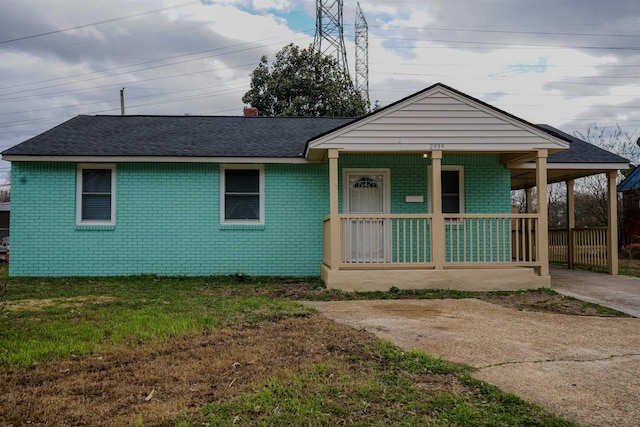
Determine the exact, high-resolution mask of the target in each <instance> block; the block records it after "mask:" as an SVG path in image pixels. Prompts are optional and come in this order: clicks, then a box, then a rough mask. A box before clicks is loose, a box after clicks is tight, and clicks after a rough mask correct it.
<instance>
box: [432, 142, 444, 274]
mask: <svg viewBox="0 0 640 427" xmlns="http://www.w3.org/2000/svg"><path fill="white" fill-rule="evenodd" d="M431 175H432V176H431V177H430V178H431V191H432V197H431V200H432V202H431V206H432V208H433V212H432V214H433V224H432V226H431V256H432V261H433V263H434V264H435V269H436V270H443V269H444V263H445V260H446V257H445V250H446V248H445V232H444V217H443V216H442V151H432V152H431Z"/></svg>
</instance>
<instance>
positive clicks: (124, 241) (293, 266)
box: [10, 162, 329, 276]
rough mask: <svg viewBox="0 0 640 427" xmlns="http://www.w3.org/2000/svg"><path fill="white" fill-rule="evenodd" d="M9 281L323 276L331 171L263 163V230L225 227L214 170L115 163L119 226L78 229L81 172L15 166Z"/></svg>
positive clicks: (205, 166) (215, 167) (196, 166)
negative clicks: (67, 277) (16, 278)
mask: <svg viewBox="0 0 640 427" xmlns="http://www.w3.org/2000/svg"><path fill="white" fill-rule="evenodd" d="M12 179H13V185H14V189H13V190H14V192H13V195H12V196H13V203H12V210H13V214H14V218H15V219H14V221H13V222H12V224H11V233H12V248H11V249H12V254H11V255H12V259H11V263H10V274H11V275H16V276H50V275H51V276H65V275H128V274H141V273H149V274H160V275H208V274H231V273H235V272H242V273H246V274H251V275H274V276H276V275H285V276H294V275H295V276H305V275H318V274H319V271H320V264H321V262H322V219H323V218H324V217H325V216H326V215H327V214H328V213H329V202H328V200H329V193H328V191H329V190H328V167H327V165H322V164H318V165H315V164H314V165H265V193H266V199H265V224H264V226H235V227H234V226H221V225H220V196H219V192H220V172H219V166H218V165H215V164H118V165H117V167H116V224H115V226H113V227H108V226H107V227H102V226H77V225H76V217H75V215H76V214H75V212H76V165H75V164H72V163H64V164H62V163H56V164H47V163H19V162H16V163H14V164H13V165H12Z"/></svg>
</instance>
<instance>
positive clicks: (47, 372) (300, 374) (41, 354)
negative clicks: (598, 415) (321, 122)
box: [0, 276, 572, 426]
mask: <svg viewBox="0 0 640 427" xmlns="http://www.w3.org/2000/svg"><path fill="white" fill-rule="evenodd" d="M5 282H6V283H7V285H8V288H7V289H8V294H7V296H6V300H7V304H6V306H5V307H4V309H3V310H2V312H1V316H2V317H1V320H0V322H1V329H0V331H1V332H0V365H1V368H0V369H1V372H2V377H3V381H2V383H1V384H2V385H1V386H0V424H3V425H27V424H31V425H163V426H178V425H179V426H187V425H188V426H201V425H209V426H214V425H234V424H235V425H331V426H333V425H361V426H365V425H366V426H370V425H434V426H440V425H442V426H445V425H465V426H467V425H469V426H476V425H477V426H512V425H527V426H554V425H557V426H560V425H563V426H564V425H572V424H571V423H570V422H567V421H564V420H561V419H558V418H556V417H553V416H552V415H550V414H548V413H546V412H544V411H543V410H542V409H540V408H538V407H536V406H534V405H531V404H529V403H526V402H524V401H522V400H521V399H519V398H517V397H516V396H514V395H511V394H506V393H503V392H501V391H500V390H498V389H496V388H495V387H493V386H490V385H487V384H485V383H482V382H480V381H477V380H475V379H473V378H472V377H471V376H470V370H471V368H469V367H465V366H458V365H452V364H449V363H445V362H442V361H440V360H438V359H434V358H432V357H430V356H428V355H426V354H424V353H421V352H403V351H401V350H400V349H398V348H397V347H395V346H393V345H392V344H390V343H387V342H383V341H379V340H377V339H376V338H375V337H374V336H373V335H371V334H369V333H366V332H363V331H357V330H354V329H351V328H348V327H346V326H343V325H339V324H337V323H334V322H331V321H329V320H327V319H324V318H323V317H321V316H319V315H318V314H316V313H314V312H313V310H311V309H309V308H307V307H305V306H303V305H301V304H299V303H298V302H296V301H295V299H296V298H306V297H315V298H318V299H325V298H331V299H334V298H338V294H336V293H328V292H327V291H324V290H322V289H318V287H317V283H315V282H313V281H289V283H286V282H285V281H280V282H273V281H259V280H254V279H251V278H245V277H243V276H235V277H214V278H157V277H154V276H140V277H127V278H108V279H102V278H66V279H5ZM399 295H400V294H398V295H396V296H399ZM343 297H344V298H347V297H349V296H347V295H343ZM363 297H365V296H363ZM368 297H371V296H368ZM502 297H503V298H506V297H507V296H505V295H502Z"/></svg>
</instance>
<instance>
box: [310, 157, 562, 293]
mask: <svg viewBox="0 0 640 427" xmlns="http://www.w3.org/2000/svg"><path fill="white" fill-rule="evenodd" d="M418 155H419V154H417V153H416V154H415V156H418ZM443 155H444V154H443V152H442V151H439V150H438V151H432V152H429V153H427V154H426V155H425V154H421V155H419V156H422V157H424V158H425V159H428V166H426V165H425V167H426V168H427V169H428V171H429V172H428V176H427V182H428V183H430V184H429V185H428V187H429V195H428V198H429V202H428V205H430V209H429V210H430V212H429V213H411V214H410V213H362V212H359V213H352V212H345V210H348V203H347V202H348V200H347V198H348V194H347V193H346V192H347V191H348V190H347V186H348V183H347V182H345V181H346V179H347V175H346V173H345V171H344V170H342V172H343V173H342V175H343V178H342V186H341V185H340V183H339V182H340V181H341V180H340V170H341V169H340V167H339V159H340V153H339V151H338V150H329V156H328V157H329V170H330V172H329V173H330V184H331V185H330V188H331V190H330V206H331V212H332V213H331V214H330V215H329V216H328V217H326V218H325V219H324V224H323V235H324V251H323V264H322V268H321V270H322V271H321V274H322V278H323V280H324V281H325V283H326V285H327V287H329V288H337V289H342V290H357V291H363V290H369V291H372V290H389V289H390V288H391V287H397V288H402V289H420V288H422V289H424V288H456V289H469V290H488V289H492V290H496V289H505V290H507V289H523V288H539V287H549V286H550V276H549V258H548V244H547V240H546V239H547V234H546V228H547V225H546V222H547V215H546V208H545V204H546V182H547V179H546V167H545V165H546V156H547V151H546V150H541V151H540V152H538V153H537V159H536V164H537V165H539V167H538V168H537V169H538V173H537V174H536V176H537V177H538V179H539V182H536V184H537V185H538V187H539V188H540V189H541V190H540V191H539V192H538V194H544V195H545V197H542V198H540V200H538V206H539V207H540V208H541V209H540V211H539V212H536V213H447V212H443V200H444V203H445V204H447V199H446V197H447V196H446V193H445V194H444V199H443V183H442V180H441V177H442V170H443V166H442V159H443ZM377 170H378V169H375V170H374V171H373V173H375V171H377ZM371 176H372V177H373V176H374V175H371ZM427 182H425V183H424V185H425V186H426V185H427ZM467 187H468V189H469V190H474V189H475V190H476V191H482V190H481V188H480V187H477V186H475V185H474V184H473V183H469V184H467ZM340 188H342V192H341V191H340ZM445 188H446V184H445ZM491 192H492V190H490V189H488V190H487V195H489V194H490V193H491ZM340 193H342V194H340ZM341 195H342V199H343V200H342V203H340V201H341V197H340V196H341ZM404 197H405V198H408V199H410V198H411V197H421V196H404ZM505 197H508V195H505ZM408 199H407V200H408ZM419 201H421V202H422V199H419ZM422 205H423V206H427V204H426V203H424V204H422ZM340 206H342V208H343V211H342V212H340V210H339V209H340ZM381 209H382V210H384V208H381ZM444 210H447V206H445V209H444ZM543 212H544V214H543ZM543 230H545V232H543Z"/></svg>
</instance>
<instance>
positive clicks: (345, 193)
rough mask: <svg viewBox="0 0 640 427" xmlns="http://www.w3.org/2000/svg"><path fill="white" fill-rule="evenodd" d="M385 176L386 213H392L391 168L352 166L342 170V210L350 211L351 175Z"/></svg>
mask: <svg viewBox="0 0 640 427" xmlns="http://www.w3.org/2000/svg"><path fill="white" fill-rule="evenodd" d="M352 174H353V175H375V174H381V175H383V176H384V195H383V197H384V213H391V169H388V168H386V169H367V168H351V169H343V170H342V211H343V212H345V213H346V212H349V175H352Z"/></svg>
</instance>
